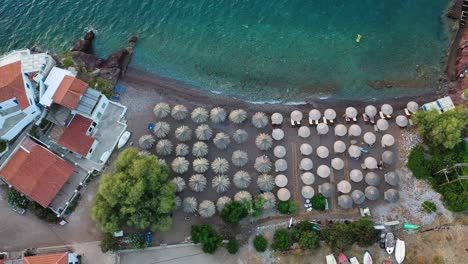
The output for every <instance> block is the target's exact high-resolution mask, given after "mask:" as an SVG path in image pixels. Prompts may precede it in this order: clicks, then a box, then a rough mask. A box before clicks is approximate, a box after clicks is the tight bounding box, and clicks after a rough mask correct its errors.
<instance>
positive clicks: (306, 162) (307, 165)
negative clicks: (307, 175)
mask: <svg viewBox="0 0 468 264" xmlns="http://www.w3.org/2000/svg"><path fill="white" fill-rule="evenodd" d="M313 167H314V163H313V162H312V160H311V159H309V158H303V159H302V160H301V163H300V164H299V169H301V170H306V171H308V170H311V169H312V168H313Z"/></svg>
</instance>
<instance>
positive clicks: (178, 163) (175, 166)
mask: <svg viewBox="0 0 468 264" xmlns="http://www.w3.org/2000/svg"><path fill="white" fill-rule="evenodd" d="M189 165H190V164H189V162H188V161H187V160H186V159H185V158H184V157H177V158H175V159H174V160H173V161H172V163H171V168H172V170H173V171H174V172H175V173H178V174H182V173H185V172H187V171H188V168H189Z"/></svg>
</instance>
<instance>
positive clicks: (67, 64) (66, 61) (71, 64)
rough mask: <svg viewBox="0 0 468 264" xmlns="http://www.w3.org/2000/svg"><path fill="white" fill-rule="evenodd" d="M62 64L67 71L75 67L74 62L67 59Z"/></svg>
mask: <svg viewBox="0 0 468 264" xmlns="http://www.w3.org/2000/svg"><path fill="white" fill-rule="evenodd" d="M62 64H63V68H64V69H67V68H68V67H70V66H73V61H72V59H70V58H65V59H63V61H62Z"/></svg>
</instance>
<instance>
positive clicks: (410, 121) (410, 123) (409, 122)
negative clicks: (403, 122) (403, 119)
mask: <svg viewBox="0 0 468 264" xmlns="http://www.w3.org/2000/svg"><path fill="white" fill-rule="evenodd" d="M408 124H409V125H410V126H413V125H414V124H413V120H411V119H410V118H408Z"/></svg>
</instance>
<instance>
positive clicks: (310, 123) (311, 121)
mask: <svg viewBox="0 0 468 264" xmlns="http://www.w3.org/2000/svg"><path fill="white" fill-rule="evenodd" d="M313 124H314V121H313V120H312V118H310V117H309V126H312V125H313Z"/></svg>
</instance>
